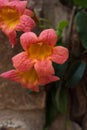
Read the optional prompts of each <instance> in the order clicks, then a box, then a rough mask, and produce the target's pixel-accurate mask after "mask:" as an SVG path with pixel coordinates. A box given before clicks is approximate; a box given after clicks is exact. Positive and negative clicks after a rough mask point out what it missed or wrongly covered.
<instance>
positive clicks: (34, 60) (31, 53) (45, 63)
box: [12, 29, 69, 76]
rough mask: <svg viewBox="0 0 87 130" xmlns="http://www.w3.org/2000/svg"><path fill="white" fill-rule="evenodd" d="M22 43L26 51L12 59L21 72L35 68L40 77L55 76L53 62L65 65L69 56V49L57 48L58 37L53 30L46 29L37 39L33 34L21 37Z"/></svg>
mask: <svg viewBox="0 0 87 130" xmlns="http://www.w3.org/2000/svg"><path fill="white" fill-rule="evenodd" d="M20 42H21V45H22V47H23V49H24V50H25V51H23V52H21V53H19V54H17V55H16V56H14V57H13V58H12V60H13V66H14V67H15V68H16V69H18V70H19V71H27V70H28V69H30V68H32V67H33V66H34V68H35V70H36V72H37V73H38V74H39V75H40V76H46V75H51V74H54V68H53V66H52V61H53V62H55V63H57V64H63V63H64V62H65V61H66V60H67V59H68V56H69V52H68V49H67V48H65V47H63V46H55V45H56V42H57V35H56V33H55V31H54V30H53V29H46V30H44V31H42V32H41V33H40V35H39V36H38V37H37V36H36V34H35V33H33V32H26V33H24V34H22V35H21V37H20Z"/></svg>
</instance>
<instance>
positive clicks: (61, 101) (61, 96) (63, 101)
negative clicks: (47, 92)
mask: <svg viewBox="0 0 87 130" xmlns="http://www.w3.org/2000/svg"><path fill="white" fill-rule="evenodd" d="M56 104H57V108H58V111H59V112H61V113H63V114H66V112H67V91H66V88H65V86H64V87H63V86H60V87H58V90H57V93H56Z"/></svg>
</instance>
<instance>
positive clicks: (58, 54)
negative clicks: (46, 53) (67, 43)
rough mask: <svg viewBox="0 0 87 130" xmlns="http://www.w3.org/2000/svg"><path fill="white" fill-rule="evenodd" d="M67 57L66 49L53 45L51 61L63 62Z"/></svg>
mask: <svg viewBox="0 0 87 130" xmlns="http://www.w3.org/2000/svg"><path fill="white" fill-rule="evenodd" d="M68 57H69V52H68V49H67V48H65V47H62V46H57V47H54V49H53V55H52V56H51V59H52V61H54V62H56V63H58V64H63V63H64V62H65V61H66V60H67V59H68Z"/></svg>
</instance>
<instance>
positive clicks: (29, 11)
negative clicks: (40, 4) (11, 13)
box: [24, 9, 34, 17]
mask: <svg viewBox="0 0 87 130" xmlns="http://www.w3.org/2000/svg"><path fill="white" fill-rule="evenodd" d="M24 15H28V16H30V17H34V12H33V11H32V10H30V9H25V11H24Z"/></svg>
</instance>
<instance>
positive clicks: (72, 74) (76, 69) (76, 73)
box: [66, 61, 86, 87]
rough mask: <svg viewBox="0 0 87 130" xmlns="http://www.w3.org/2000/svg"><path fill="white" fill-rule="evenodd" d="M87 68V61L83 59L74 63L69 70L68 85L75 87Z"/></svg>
mask: <svg viewBox="0 0 87 130" xmlns="http://www.w3.org/2000/svg"><path fill="white" fill-rule="evenodd" d="M85 68H86V63H84V62H82V61H76V62H75V63H73V64H72V65H71V67H70V69H69V71H68V76H67V83H66V86H69V87H74V86H75V85H77V84H78V82H79V81H80V80H81V78H82V77H83V74H84V71H85Z"/></svg>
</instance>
